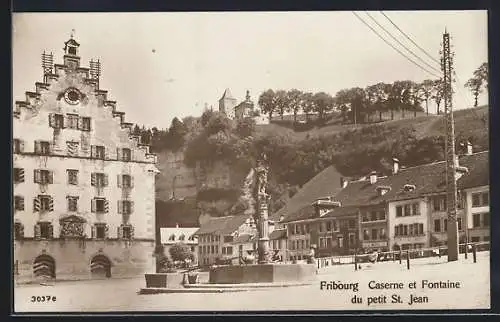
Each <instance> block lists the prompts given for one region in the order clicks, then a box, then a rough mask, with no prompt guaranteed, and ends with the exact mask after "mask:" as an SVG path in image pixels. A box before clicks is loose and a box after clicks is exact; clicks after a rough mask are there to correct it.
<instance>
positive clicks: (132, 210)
mask: <svg viewBox="0 0 500 322" xmlns="http://www.w3.org/2000/svg"><path fill="white" fill-rule="evenodd" d="M129 202H130V213H131V214H133V213H134V202H133V201H129Z"/></svg>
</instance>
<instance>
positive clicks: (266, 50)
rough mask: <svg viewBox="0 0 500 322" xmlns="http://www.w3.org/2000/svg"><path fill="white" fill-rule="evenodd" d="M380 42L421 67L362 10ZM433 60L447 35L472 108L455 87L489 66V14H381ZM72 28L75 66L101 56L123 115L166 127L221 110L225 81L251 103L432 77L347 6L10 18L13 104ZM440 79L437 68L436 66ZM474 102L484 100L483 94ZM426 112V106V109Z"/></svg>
mask: <svg viewBox="0 0 500 322" xmlns="http://www.w3.org/2000/svg"><path fill="white" fill-rule="evenodd" d="M357 13H358V15H359V16H360V17H362V18H363V20H364V21H366V23H368V24H369V25H371V26H372V28H374V29H376V30H377V31H378V32H379V33H380V34H381V35H382V36H384V37H385V38H386V39H387V41H389V42H391V43H392V44H393V45H394V46H396V47H397V48H398V49H399V50H400V51H401V52H402V53H404V54H406V55H407V56H408V57H409V58H411V59H412V60H413V61H415V62H417V63H419V64H420V65H421V66H422V67H424V68H426V69H427V70H430V67H429V66H428V65H426V64H425V63H423V62H422V61H420V60H418V59H417V58H415V56H413V55H412V54H409V53H408V52H407V51H406V50H405V49H404V48H402V47H401V46H400V45H399V44H398V43H397V42H396V41H395V40H394V39H392V38H391V37H390V36H388V35H387V34H386V33H385V31H383V30H382V29H381V28H380V27H379V26H378V25H377V24H376V23H375V22H374V21H373V20H371V19H370V18H369V17H368V16H367V15H366V13H365V12H357ZM384 13H385V14H386V15H387V16H388V17H389V18H390V19H391V20H392V21H393V22H394V23H395V24H396V25H397V26H398V27H399V28H400V29H401V30H403V31H404V32H405V33H406V34H407V35H408V36H410V38H411V39H412V40H413V41H414V42H416V43H417V44H418V45H419V46H420V47H422V48H424V49H425V50H426V51H427V52H428V53H430V54H431V55H432V56H433V57H435V59H436V60H439V50H440V47H441V42H442V34H443V32H444V30H445V28H446V29H447V31H448V32H449V33H450V36H451V44H452V46H453V48H452V49H453V50H454V51H455V60H454V68H455V71H456V73H457V76H458V82H457V83H456V84H457V87H460V88H461V89H460V90H459V91H458V92H457V94H456V95H455V96H454V102H455V103H454V108H455V109H460V108H464V107H466V106H467V105H468V104H472V103H473V97H472V96H471V95H470V92H469V91H468V89H465V88H463V84H464V83H465V82H466V81H467V80H468V79H469V78H470V77H471V76H472V73H473V71H474V70H475V69H476V68H478V67H479V66H480V65H481V64H482V63H483V62H487V61H488V36H487V12H486V11H402V12H392V11H387V12H384ZM370 15H371V16H372V17H373V18H375V19H376V21H377V22H378V23H379V24H381V25H382V26H384V28H385V29H386V30H388V31H389V32H390V33H391V34H392V35H394V37H396V38H397V39H398V40H399V41H400V42H401V43H403V44H404V45H406V46H407V47H408V48H410V49H411V50H412V51H413V52H414V53H415V54H417V55H418V56H419V57H421V58H422V59H423V60H425V61H426V62H427V64H430V65H431V66H434V67H435V68H436V69H438V70H439V65H437V64H436V63H434V62H432V61H431V60H430V58H428V57H427V56H426V55H425V54H424V53H422V52H421V51H419V49H417V48H416V47H415V46H414V45H413V44H412V43H411V42H410V41H409V40H407V39H406V38H405V37H404V36H403V35H402V34H401V33H400V32H399V31H398V30H397V29H396V28H395V27H394V26H393V25H392V24H391V23H390V22H389V21H388V20H387V19H386V18H385V17H384V16H383V15H382V14H381V13H380V12H377V11H374V12H371V13H370ZM73 29H74V38H75V40H77V41H78V42H79V43H80V45H81V46H80V51H79V54H80V56H81V64H82V66H83V67H88V62H89V61H90V59H97V58H99V59H100V61H101V67H102V76H101V80H100V88H101V89H105V90H108V99H110V100H116V101H117V107H118V110H120V111H123V112H125V113H126V120H127V122H132V123H137V124H144V125H146V126H148V127H152V126H156V127H158V128H167V127H169V125H170V123H171V120H172V118H174V117H180V118H182V117H185V116H190V115H191V116H199V115H201V113H202V112H203V109H204V107H205V104H207V105H208V106H213V108H214V109H217V108H218V100H219V98H220V97H221V96H222V94H223V92H224V90H225V89H226V88H229V89H230V90H231V92H232V94H233V96H234V97H235V98H236V99H238V101H242V100H244V98H245V93H246V91H247V90H249V91H250V95H251V98H252V99H253V100H254V101H255V102H256V101H257V99H258V96H259V95H260V93H262V92H263V91H264V90H266V89H268V88H271V89H274V90H276V89H285V90H289V89H292V88H296V89H299V90H303V91H311V92H319V91H324V92H327V93H330V94H332V95H334V94H335V93H336V92H337V91H339V90H341V89H343V88H351V87H366V86H368V85H372V84H375V83H378V82H393V81H395V80H413V81H422V80H424V79H428V78H431V79H434V78H436V77H435V76H433V75H429V74H428V73H427V72H426V71H424V70H422V69H421V68H420V67H418V66H416V65H414V64H413V63H411V62H410V61H408V60H407V59H406V58H404V57H403V56H402V55H401V54H399V53H398V52H397V51H395V50H394V49H393V48H391V47H390V46H389V45H387V44H386V43H385V42H384V41H383V40H381V39H380V38H379V37H378V36H377V35H376V34H375V33H374V32H373V31H372V30H371V29H369V28H368V27H367V26H366V25H365V24H363V22H361V21H360V20H359V19H358V18H357V17H356V16H355V15H354V14H353V13H352V12H349V11H344V12H335V11H329V12H326V11H323V12H224V13H223V12H220V13H217V12H210V13H208V12H207V13H203V12H196V13H195V12H185V13H182V12H181V13H172V12H170V13H166V12H165V13H160V12H154V13H153V12H151V13H14V14H13V46H12V47H13V100H14V101H15V100H22V99H24V92H25V91H33V90H34V88H35V82H38V81H42V79H43V77H42V76H43V73H42V68H41V58H40V55H41V53H42V52H43V51H44V50H45V51H47V52H53V53H54V62H55V63H62V56H63V46H64V45H63V43H64V42H65V41H66V40H68V39H69V37H70V35H71V33H72V30H73ZM433 72H434V73H435V74H437V75H441V73H440V72H436V71H433ZM479 103H480V105H481V104H487V94H483V95H482V97H481V99H480V101H479ZM431 112H433V110H431Z"/></svg>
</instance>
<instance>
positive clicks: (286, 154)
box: [157, 106, 488, 223]
mask: <svg viewBox="0 0 500 322" xmlns="http://www.w3.org/2000/svg"><path fill="white" fill-rule="evenodd" d="M395 116H397V113H395ZM395 118H396V117H395ZM454 118H455V133H456V136H457V139H458V140H459V141H462V140H464V139H471V141H472V143H473V146H474V150H476V151H482V150H487V149H488V108H487V107H485V106H482V107H478V108H474V109H467V110H459V111H456V112H455V113H454ZM337 121H338V117H335V116H334V117H332V118H330V120H329V121H328V122H327V123H326V124H325V125H323V126H314V127H312V128H311V129H308V130H304V131H295V130H294V129H292V128H291V126H289V124H287V123H286V120H285V122H282V123H280V122H277V123H274V122H273V123H271V124H269V125H257V126H256V129H255V133H254V135H253V137H254V138H255V144H256V145H258V146H259V147H260V148H261V149H264V151H267V153H268V155H269V160H270V163H271V180H272V183H271V187H270V189H271V190H272V194H273V197H274V198H275V200H278V199H280V202H277V203H276V206H275V208H274V210H277V209H279V208H281V206H283V202H284V201H281V200H287V199H288V198H289V197H291V196H292V195H293V193H295V191H297V188H300V187H301V186H302V185H303V184H305V183H306V182H308V181H309V180H310V179H311V178H313V177H314V176H315V175H317V174H318V173H320V172H321V171H322V170H323V169H326V168H328V167H329V166H331V165H333V166H335V168H336V170H338V171H339V173H340V175H342V176H347V177H349V176H351V177H352V176H360V175H365V174H366V173H368V172H369V171H372V170H376V171H379V172H381V173H385V172H386V171H388V170H389V169H390V164H389V163H390V159H391V158H392V157H394V156H397V157H398V158H399V159H400V161H401V162H402V165H405V166H413V165H417V164H421V163H427V162H433V161H437V160H440V159H442V158H443V148H444V141H443V137H442V136H443V134H444V129H445V127H444V125H445V124H444V118H443V117H442V116H438V115H428V116H427V115H417V117H413V113H412V114H410V115H408V114H407V116H406V118H405V119H402V118H399V119H395V120H393V121H386V122H382V123H375V124H358V125H351V124H350V125H340V124H337V123H338V122H337ZM459 149H460V147H458V146H457V150H458V151H459V152H460V150H459ZM158 157H159V163H160V164H159V168H160V169H161V171H162V174H160V176H159V177H158V180H157V199H158V200H164V201H165V200H168V199H170V198H171V197H172V190H175V195H176V197H177V198H185V197H196V194H197V192H198V191H199V189H200V188H201V187H205V188H204V189H206V188H214V187H215V188H217V189H223V188H227V189H233V190H234V189H239V188H240V187H241V184H242V182H241V178H242V177H244V176H245V175H246V170H242V168H241V167H240V168H237V167H235V166H232V165H231V164H234V161H227V162H226V160H224V159H220V160H219V161H217V162H216V165H217V166H212V167H211V168H209V169H205V171H204V172H203V173H201V172H200V169H193V168H189V167H187V166H186V165H185V164H184V163H183V161H182V158H183V152H182V151H179V152H177V153H175V155H174V154H172V153H166V152H164V151H163V152H161V153H158ZM250 157H251V156H250V155H249V156H248V158H250ZM231 162H233V163H231ZM176 177H177V178H176ZM174 178H176V179H174ZM234 178H236V179H234ZM174 181H175V182H174ZM279 196H284V197H279ZM163 209H165V208H163ZM177 218H179V217H177ZM184 220H186V221H187V222H190V223H192V222H193V220H194V218H192V219H188V218H183V221H184ZM168 222H171V221H170V220H169V221H168Z"/></svg>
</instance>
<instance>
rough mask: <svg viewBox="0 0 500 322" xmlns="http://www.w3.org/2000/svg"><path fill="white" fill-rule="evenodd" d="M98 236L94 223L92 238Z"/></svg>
mask: <svg viewBox="0 0 500 322" xmlns="http://www.w3.org/2000/svg"><path fill="white" fill-rule="evenodd" d="M96 236H97V227H96V226H95V225H92V228H91V238H96Z"/></svg>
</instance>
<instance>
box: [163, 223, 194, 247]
mask: <svg viewBox="0 0 500 322" xmlns="http://www.w3.org/2000/svg"><path fill="white" fill-rule="evenodd" d="M198 229H199V228H198V227H167V228H165V227H162V228H160V240H161V243H162V244H171V243H178V242H185V243H189V242H196V240H195V238H197V237H196V236H194V233H195V232H196V231H197V230H198Z"/></svg>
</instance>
